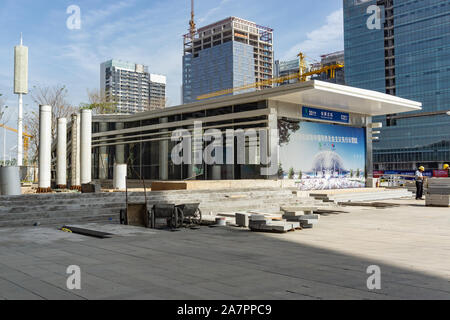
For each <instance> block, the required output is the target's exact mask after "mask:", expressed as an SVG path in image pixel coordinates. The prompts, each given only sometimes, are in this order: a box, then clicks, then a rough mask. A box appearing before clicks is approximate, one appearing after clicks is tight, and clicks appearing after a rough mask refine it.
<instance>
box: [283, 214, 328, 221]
mask: <svg viewBox="0 0 450 320" xmlns="http://www.w3.org/2000/svg"><path fill="white" fill-rule="evenodd" d="M283 219H286V220H287V221H301V220H317V221H319V220H320V215H318V214H306V215H301V216H290V215H287V214H285V215H284V216H283Z"/></svg>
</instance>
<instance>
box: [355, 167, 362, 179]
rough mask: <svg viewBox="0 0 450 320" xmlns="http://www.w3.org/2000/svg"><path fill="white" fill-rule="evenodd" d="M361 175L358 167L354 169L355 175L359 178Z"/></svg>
mask: <svg viewBox="0 0 450 320" xmlns="http://www.w3.org/2000/svg"><path fill="white" fill-rule="evenodd" d="M360 176H361V170H359V168H358V169H357V170H356V177H357V178H359V177H360Z"/></svg>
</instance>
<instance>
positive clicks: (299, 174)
mask: <svg viewBox="0 0 450 320" xmlns="http://www.w3.org/2000/svg"><path fill="white" fill-rule="evenodd" d="M302 178H303V172H302V170H299V171H298V179H299V180H301V179H302Z"/></svg>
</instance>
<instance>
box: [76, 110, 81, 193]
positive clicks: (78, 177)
mask: <svg viewBox="0 0 450 320" xmlns="http://www.w3.org/2000/svg"><path fill="white" fill-rule="evenodd" d="M76 120H77V123H76V125H77V145H76V148H77V153H76V163H75V171H76V175H75V186H77V187H81V115H80V114H77V119H76Z"/></svg>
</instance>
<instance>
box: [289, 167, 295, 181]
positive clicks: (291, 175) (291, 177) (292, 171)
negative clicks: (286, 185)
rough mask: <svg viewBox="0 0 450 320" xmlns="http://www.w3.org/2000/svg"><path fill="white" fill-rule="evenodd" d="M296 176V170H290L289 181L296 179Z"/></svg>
mask: <svg viewBox="0 0 450 320" xmlns="http://www.w3.org/2000/svg"><path fill="white" fill-rule="evenodd" d="M294 175H295V172H294V168H292V167H291V168H290V169H289V173H288V179H294Z"/></svg>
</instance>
